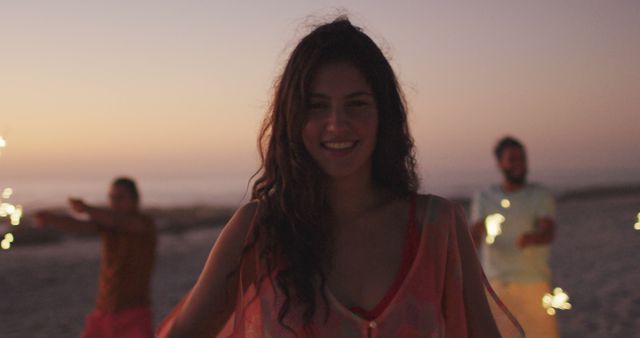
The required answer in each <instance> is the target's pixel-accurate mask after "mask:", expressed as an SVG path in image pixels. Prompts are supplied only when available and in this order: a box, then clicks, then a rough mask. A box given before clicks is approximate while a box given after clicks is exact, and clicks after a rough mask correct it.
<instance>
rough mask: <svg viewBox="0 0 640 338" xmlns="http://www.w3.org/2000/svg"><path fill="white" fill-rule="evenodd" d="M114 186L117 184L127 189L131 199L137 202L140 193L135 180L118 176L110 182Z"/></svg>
mask: <svg viewBox="0 0 640 338" xmlns="http://www.w3.org/2000/svg"><path fill="white" fill-rule="evenodd" d="M112 184H113V185H114V186H118V187H121V188H124V189H126V190H127V191H129V193H130V194H131V196H132V197H133V199H134V200H135V201H136V202H138V201H140V194H139V193H138V186H137V185H136V182H135V181H134V180H132V179H131V178H129V177H118V178H116V179H115V180H113V183H112Z"/></svg>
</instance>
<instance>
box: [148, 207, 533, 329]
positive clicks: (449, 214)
mask: <svg viewBox="0 0 640 338" xmlns="http://www.w3.org/2000/svg"><path fill="white" fill-rule="evenodd" d="M415 203H416V202H415V200H414V201H412V208H411V216H410V220H411V221H410V222H409V228H408V232H407V244H406V248H405V254H404V256H403V257H404V258H403V264H402V265H403V266H405V269H404V271H403V268H402V267H401V268H400V271H399V273H398V275H397V278H396V283H394V286H392V289H391V290H389V292H388V293H387V295H386V296H385V298H383V300H382V301H381V302H380V304H378V306H376V308H375V309H373V311H365V310H363V309H350V308H347V307H345V306H344V305H343V304H341V303H340V302H339V301H338V300H337V299H336V298H335V297H334V296H333V295H332V293H331V291H330V290H329V289H325V290H323V291H324V293H325V295H326V297H327V300H328V310H329V311H328V317H327V318H325V317H324V314H325V311H324V306H323V304H324V303H323V301H322V300H321V298H320V295H318V297H319V299H318V301H317V302H316V304H320V306H319V309H318V311H316V317H315V318H314V321H313V322H312V325H311V326H310V330H305V328H304V327H303V322H302V317H301V311H296V309H295V308H293V309H292V310H291V311H290V312H289V315H288V316H287V317H286V318H285V324H286V325H287V326H289V327H290V328H291V329H292V330H293V331H290V330H288V329H287V328H285V327H283V326H282V325H280V323H279V322H278V318H277V316H278V311H279V310H280V306H281V305H282V302H283V299H284V297H283V295H282V294H281V293H280V291H279V290H278V289H277V287H276V286H275V285H274V284H273V283H272V282H271V279H270V278H263V279H262V280H261V281H260V282H259V283H253V284H251V285H249V286H248V287H242V286H240V287H239V288H238V290H239V292H238V295H237V302H236V309H235V311H234V313H233V314H232V316H231V318H229V320H228V321H227V324H226V326H225V327H224V329H223V330H222V332H220V334H219V335H218V337H255V338H263V337H296V336H297V337H331V338H342V337H367V338H373V337H381V338H382V337H405V338H413V337H430V338H431V337H452V338H458V337H460V338H462V337H482V338H490V337H524V333H523V331H522V328H521V327H520V326H519V324H518V323H517V322H516V321H515V319H514V318H513V317H512V316H511V314H510V313H509V312H508V311H507V309H506V308H505V307H504V305H502V303H501V302H500V301H499V300H498V298H497V297H496V296H495V294H494V293H493V291H492V290H491V288H490V287H489V284H488V282H487V281H486V278H485V277H484V274H483V272H482V268H481V267H480V264H479V263H478V259H477V257H476V253H475V249H474V246H473V244H472V242H471V238H470V236H469V233H468V230H467V224H466V221H465V219H464V215H463V212H462V211H461V210H460V208H459V207H457V206H455V205H454V204H453V203H451V202H449V201H448V200H446V199H443V198H441V197H437V196H433V195H428V196H420V197H419V198H418V203H417V205H418V207H417V208H418V209H419V210H418V212H415V211H414V210H415V205H416V204H415ZM416 214H418V215H419V216H418V217H420V218H418V219H421V220H422V221H421V226H420V227H419V228H420V232H419V233H418V232H414V234H417V236H415V237H417V239H418V240H417V241H412V239H411V237H412V236H413V235H411V231H412V230H411V229H412V228H413V229H416V226H415V225H416V221H415V220H416ZM412 242H413V243H414V244H413V245H412ZM415 245H417V247H414V250H415V254H412V252H411V247H412V246H415ZM407 262H408V263H407ZM241 271H242V269H241ZM241 277H242V276H241ZM240 280H243V278H240ZM256 285H259V287H256ZM180 306H181V304H179V305H178V308H179V307H180ZM176 310H177V309H174V311H173V312H172V314H171V315H169V316H168V317H167V318H166V319H165V321H164V322H163V323H162V324H161V327H160V328H159V330H158V334H159V337H163V333H164V332H166V331H167V328H168V327H169V326H170V325H171V322H172V319H173V316H174V314H175V313H176ZM325 319H326V321H325Z"/></svg>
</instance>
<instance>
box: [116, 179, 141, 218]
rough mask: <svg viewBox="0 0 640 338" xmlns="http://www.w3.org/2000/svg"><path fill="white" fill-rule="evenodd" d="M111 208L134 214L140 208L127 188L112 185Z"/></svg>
mask: <svg viewBox="0 0 640 338" xmlns="http://www.w3.org/2000/svg"><path fill="white" fill-rule="evenodd" d="M109 206H110V207H111V209H113V210H116V211H122V212H132V211H135V210H136V208H137V207H138V202H137V201H136V200H135V198H134V197H133V195H132V194H131V192H130V191H129V190H127V189H126V188H123V187H121V186H118V185H112V186H111V189H110V190H109Z"/></svg>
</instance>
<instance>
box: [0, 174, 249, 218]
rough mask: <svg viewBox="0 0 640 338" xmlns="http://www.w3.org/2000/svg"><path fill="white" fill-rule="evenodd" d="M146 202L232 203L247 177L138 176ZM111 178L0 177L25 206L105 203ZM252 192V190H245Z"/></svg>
mask: <svg viewBox="0 0 640 338" xmlns="http://www.w3.org/2000/svg"><path fill="white" fill-rule="evenodd" d="M136 181H137V183H138V189H139V190H140V194H141V196H142V202H143V204H144V205H145V206H160V207H162V206H191V205H229V206H234V205H238V204H240V203H242V201H244V200H246V197H244V196H245V191H247V182H248V178H238V177H204V178H144V177H143V178H137V179H136ZM110 183H111V178H64V179H60V178H36V179H33V178H30V179H24V178H20V179H9V180H0V189H2V188H6V187H11V188H12V189H13V191H14V193H13V195H12V196H11V198H10V200H9V201H10V202H11V203H13V204H21V205H23V206H25V208H26V209H27V210H28V209H33V208H41V207H56V206H62V205H65V204H66V201H67V198H69V197H77V198H83V199H84V200H85V201H86V202H88V203H91V204H98V205H100V204H106V202H107V192H108V188H109V184H110ZM246 194H247V195H249V192H247V193H246Z"/></svg>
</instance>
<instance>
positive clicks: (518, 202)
mask: <svg viewBox="0 0 640 338" xmlns="http://www.w3.org/2000/svg"><path fill="white" fill-rule="evenodd" d="M555 213H556V207H555V200H554V198H553V195H552V194H551V193H550V192H549V191H548V190H546V189H545V188H544V187H542V186H541V185H539V184H535V183H531V184H526V185H525V186H524V187H523V188H522V189H520V190H518V191H515V192H504V191H502V188H501V187H500V185H493V186H491V187H490V188H489V189H487V190H484V191H481V192H479V193H477V194H476V195H475V196H474V198H473V201H472V204H471V221H472V224H474V223H476V222H478V221H482V222H484V220H485V219H486V217H487V216H490V215H495V214H500V215H502V217H504V221H503V222H502V224H501V228H502V233H501V234H500V235H498V236H496V237H495V239H494V242H493V243H492V244H487V243H485V244H484V245H482V249H481V261H482V266H483V268H484V270H485V273H486V275H487V278H489V279H498V280H501V281H503V282H536V281H549V280H550V278H551V272H550V270H549V263H548V260H549V246H548V245H530V246H527V247H526V248H524V249H520V248H519V247H518V245H517V240H518V238H519V237H520V235H522V234H523V233H525V232H528V231H531V230H534V229H535V224H536V221H537V220H538V219H540V218H551V219H554V218H555ZM498 218H500V217H498Z"/></svg>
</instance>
